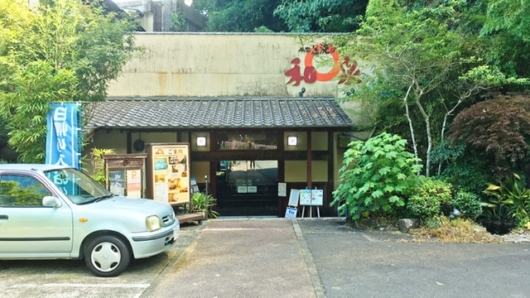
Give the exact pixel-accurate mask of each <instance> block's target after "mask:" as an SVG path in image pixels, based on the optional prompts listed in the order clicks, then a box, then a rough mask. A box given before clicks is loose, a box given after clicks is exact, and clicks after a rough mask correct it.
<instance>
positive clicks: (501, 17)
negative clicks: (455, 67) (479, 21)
mask: <svg viewBox="0 0 530 298" xmlns="http://www.w3.org/2000/svg"><path fill="white" fill-rule="evenodd" d="M486 3H487V6H486V11H485V13H484V14H485V18H484V26H483V27H482V28H481V31H480V33H481V35H482V36H483V40H484V41H485V42H487V43H488V45H489V46H488V47H487V49H488V52H487V58H488V60H489V61H490V62H491V63H492V64H494V65H496V66H498V67H499V68H500V69H502V70H503V71H504V72H506V73H508V74H510V75H513V76H517V77H526V78H528V77H529V76H530V70H529V68H528V67H527V65H528V64H529V63H530V20H529V18H528V16H529V15H530V5H529V4H528V1H511V0H495V1H486Z"/></svg>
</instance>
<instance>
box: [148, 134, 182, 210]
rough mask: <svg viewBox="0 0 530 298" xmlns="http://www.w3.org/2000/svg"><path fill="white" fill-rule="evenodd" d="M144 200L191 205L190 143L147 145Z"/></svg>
mask: <svg viewBox="0 0 530 298" xmlns="http://www.w3.org/2000/svg"><path fill="white" fill-rule="evenodd" d="M146 151H147V154H148V157H147V197H148V198H151V199H153V200H155V201H161V202H167V203H170V204H174V205H178V204H188V203H189V202H190V197H191V196H190V189H191V185H190V180H191V179H190V173H189V169H190V163H189V162H190V158H189V154H190V146H189V143H151V144H146Z"/></svg>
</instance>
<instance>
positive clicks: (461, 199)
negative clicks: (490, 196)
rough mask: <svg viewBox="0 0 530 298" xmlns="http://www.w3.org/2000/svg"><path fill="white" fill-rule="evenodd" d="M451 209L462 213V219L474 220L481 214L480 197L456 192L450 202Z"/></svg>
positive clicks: (465, 192)
mask: <svg viewBox="0 0 530 298" xmlns="http://www.w3.org/2000/svg"><path fill="white" fill-rule="evenodd" d="M452 205H453V207H455V208H456V209H458V210H459V211H460V212H461V213H462V215H461V216H462V218H469V219H472V220H475V219H476V218H477V217H479V216H480V214H482V205H481V201H480V197H479V196H478V195H476V194H474V193H470V192H467V191H458V192H457V193H456V195H455V197H454V198H453V201H452Z"/></svg>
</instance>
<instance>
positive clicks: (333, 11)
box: [274, 0, 368, 32]
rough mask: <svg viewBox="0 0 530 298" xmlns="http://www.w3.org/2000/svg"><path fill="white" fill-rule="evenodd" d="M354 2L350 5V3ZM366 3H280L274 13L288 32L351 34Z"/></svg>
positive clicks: (286, 0) (302, 0) (305, 0)
mask: <svg viewBox="0 0 530 298" xmlns="http://www.w3.org/2000/svg"><path fill="white" fill-rule="evenodd" d="M352 2H353V3H352ZM367 4H368V0H355V1H351V0H333V1H321V0H298V1H292V0H282V3H281V4H280V5H279V6H278V7H276V9H275V10H274V15H276V16H279V17H280V18H281V19H282V20H283V21H284V22H285V23H286V24H287V26H288V27H289V30H290V31H291V32H353V31H355V30H357V29H358V28H359V21H360V19H359V17H358V16H362V15H364V13H365V10H366V6H367Z"/></svg>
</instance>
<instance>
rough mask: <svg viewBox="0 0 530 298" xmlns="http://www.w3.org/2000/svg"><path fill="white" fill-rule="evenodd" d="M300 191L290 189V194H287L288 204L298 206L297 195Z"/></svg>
mask: <svg viewBox="0 0 530 298" xmlns="http://www.w3.org/2000/svg"><path fill="white" fill-rule="evenodd" d="M299 193H300V190H298V189H291V195H290V196H289V206H293V207H296V206H298V195H299Z"/></svg>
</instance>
